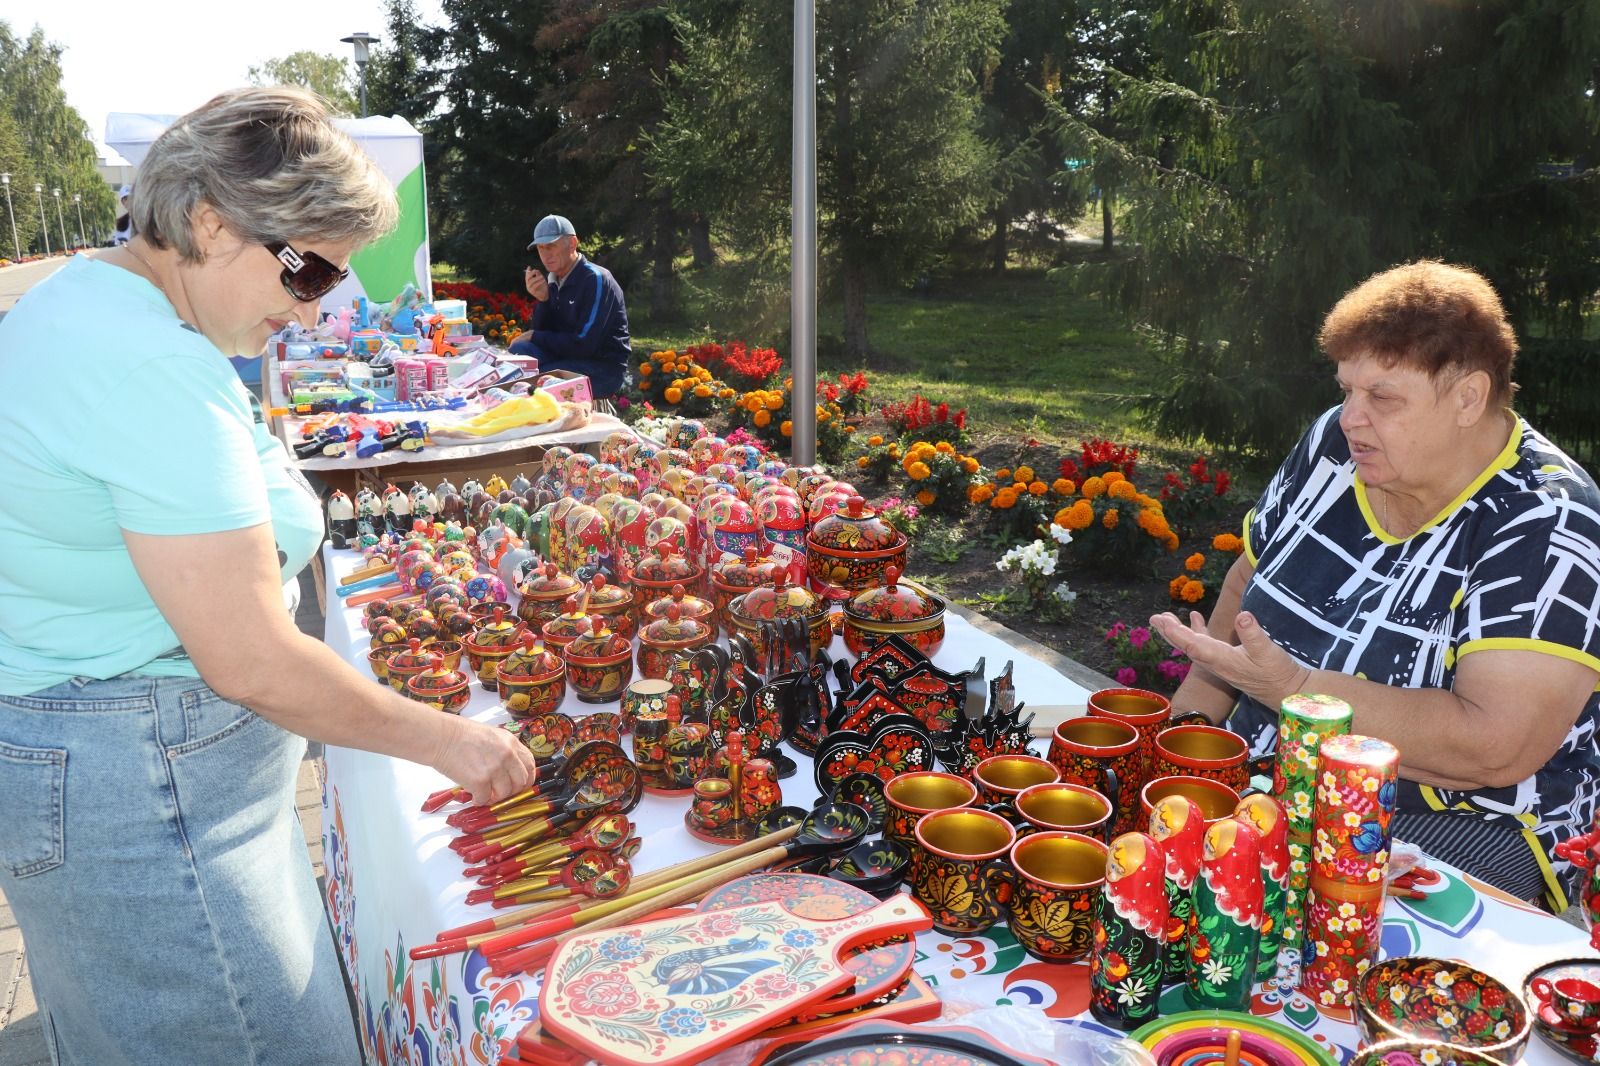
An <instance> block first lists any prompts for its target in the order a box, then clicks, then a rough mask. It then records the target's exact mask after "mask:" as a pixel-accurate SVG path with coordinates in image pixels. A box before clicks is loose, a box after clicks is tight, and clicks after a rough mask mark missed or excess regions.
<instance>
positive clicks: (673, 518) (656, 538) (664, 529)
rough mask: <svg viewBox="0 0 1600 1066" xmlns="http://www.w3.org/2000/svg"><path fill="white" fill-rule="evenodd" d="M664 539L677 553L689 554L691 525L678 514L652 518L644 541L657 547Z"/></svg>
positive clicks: (646, 528)
mask: <svg viewBox="0 0 1600 1066" xmlns="http://www.w3.org/2000/svg"><path fill="white" fill-rule="evenodd" d="M663 541H665V542H667V543H668V544H671V545H672V549H673V551H675V552H676V553H677V554H679V555H688V554H689V527H688V525H687V523H685V522H684V520H683V519H682V518H681V517H679V516H678V515H676V514H664V515H660V516H659V517H656V518H652V519H651V520H650V524H649V525H648V526H646V527H645V533H644V542H645V544H646V545H647V546H649V547H651V548H656V547H658V546H659V545H660V544H661V543H662V542H663ZM669 588H670V587H669Z"/></svg>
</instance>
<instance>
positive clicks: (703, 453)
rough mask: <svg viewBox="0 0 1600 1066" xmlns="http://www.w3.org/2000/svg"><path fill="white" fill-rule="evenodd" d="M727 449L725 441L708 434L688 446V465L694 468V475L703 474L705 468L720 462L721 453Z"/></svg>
mask: <svg viewBox="0 0 1600 1066" xmlns="http://www.w3.org/2000/svg"><path fill="white" fill-rule="evenodd" d="M727 447H728V442H727V441H725V440H723V439H722V438H721V437H714V436H711V435H709V434H708V435H706V436H704V437H701V438H699V439H698V440H695V441H692V442H691V443H690V444H689V463H690V465H691V466H693V467H694V469H695V473H697V474H703V473H705V472H706V467H708V466H710V465H711V464H712V463H715V462H720V461H721V459H722V453H723V451H724V450H725V449H726V448H727Z"/></svg>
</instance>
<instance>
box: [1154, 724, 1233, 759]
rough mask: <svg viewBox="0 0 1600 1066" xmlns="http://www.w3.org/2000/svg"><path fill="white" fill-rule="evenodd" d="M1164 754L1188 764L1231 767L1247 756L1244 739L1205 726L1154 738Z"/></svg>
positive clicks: (1177, 729)
mask: <svg viewBox="0 0 1600 1066" xmlns="http://www.w3.org/2000/svg"><path fill="white" fill-rule="evenodd" d="M1156 748H1157V750H1159V751H1161V752H1162V753H1163V754H1166V755H1168V756H1174V757H1176V758H1179V759H1188V760H1190V761H1191V762H1213V763H1230V762H1233V761H1235V760H1237V759H1240V758H1243V757H1244V755H1245V754H1246V753H1247V752H1248V750H1249V749H1248V748H1246V747H1245V742H1244V738H1243V737H1240V736H1238V735H1236V734H1234V733H1230V732H1228V731H1227V730H1226V729H1217V728H1215V727H1213V726H1204V725H1179V726H1173V727H1172V728H1171V729H1167V730H1163V731H1162V732H1161V733H1160V735H1158V736H1157V737H1156Z"/></svg>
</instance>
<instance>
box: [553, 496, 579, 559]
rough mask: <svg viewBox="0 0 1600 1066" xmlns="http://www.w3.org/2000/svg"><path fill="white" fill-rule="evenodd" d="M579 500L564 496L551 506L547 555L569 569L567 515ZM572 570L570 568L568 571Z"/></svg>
mask: <svg viewBox="0 0 1600 1066" xmlns="http://www.w3.org/2000/svg"><path fill="white" fill-rule="evenodd" d="M576 506H578V501H577V500H575V499H573V498H572V497H571V496H563V497H561V499H559V500H557V501H556V502H555V503H554V504H552V505H551V507H550V552H549V554H547V555H546V556H545V558H546V559H549V560H550V561H551V562H552V563H555V564H556V566H558V567H560V568H561V569H563V570H567V569H568V568H567V515H568V514H570V513H571V511H572V509H573V508H574V507H576ZM570 572H571V571H570V570H568V573H570Z"/></svg>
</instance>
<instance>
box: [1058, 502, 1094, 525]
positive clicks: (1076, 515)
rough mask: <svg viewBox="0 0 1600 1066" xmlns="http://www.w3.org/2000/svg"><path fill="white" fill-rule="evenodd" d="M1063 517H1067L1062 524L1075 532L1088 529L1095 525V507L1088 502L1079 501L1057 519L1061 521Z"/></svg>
mask: <svg viewBox="0 0 1600 1066" xmlns="http://www.w3.org/2000/svg"><path fill="white" fill-rule="evenodd" d="M1062 515H1065V516H1066V519H1065V521H1062V523H1061V524H1062V525H1064V526H1066V527H1067V528H1068V529H1071V530H1074V531H1076V530H1080V529H1088V528H1089V527H1090V526H1091V525H1093V524H1094V507H1093V506H1092V505H1091V504H1090V503H1089V501H1088V500H1079V501H1078V502H1077V503H1075V504H1073V505H1072V506H1071V507H1068V508H1066V509H1065V510H1064V511H1062V512H1061V514H1058V515H1056V518H1057V519H1058V520H1059V519H1061V516H1062Z"/></svg>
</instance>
